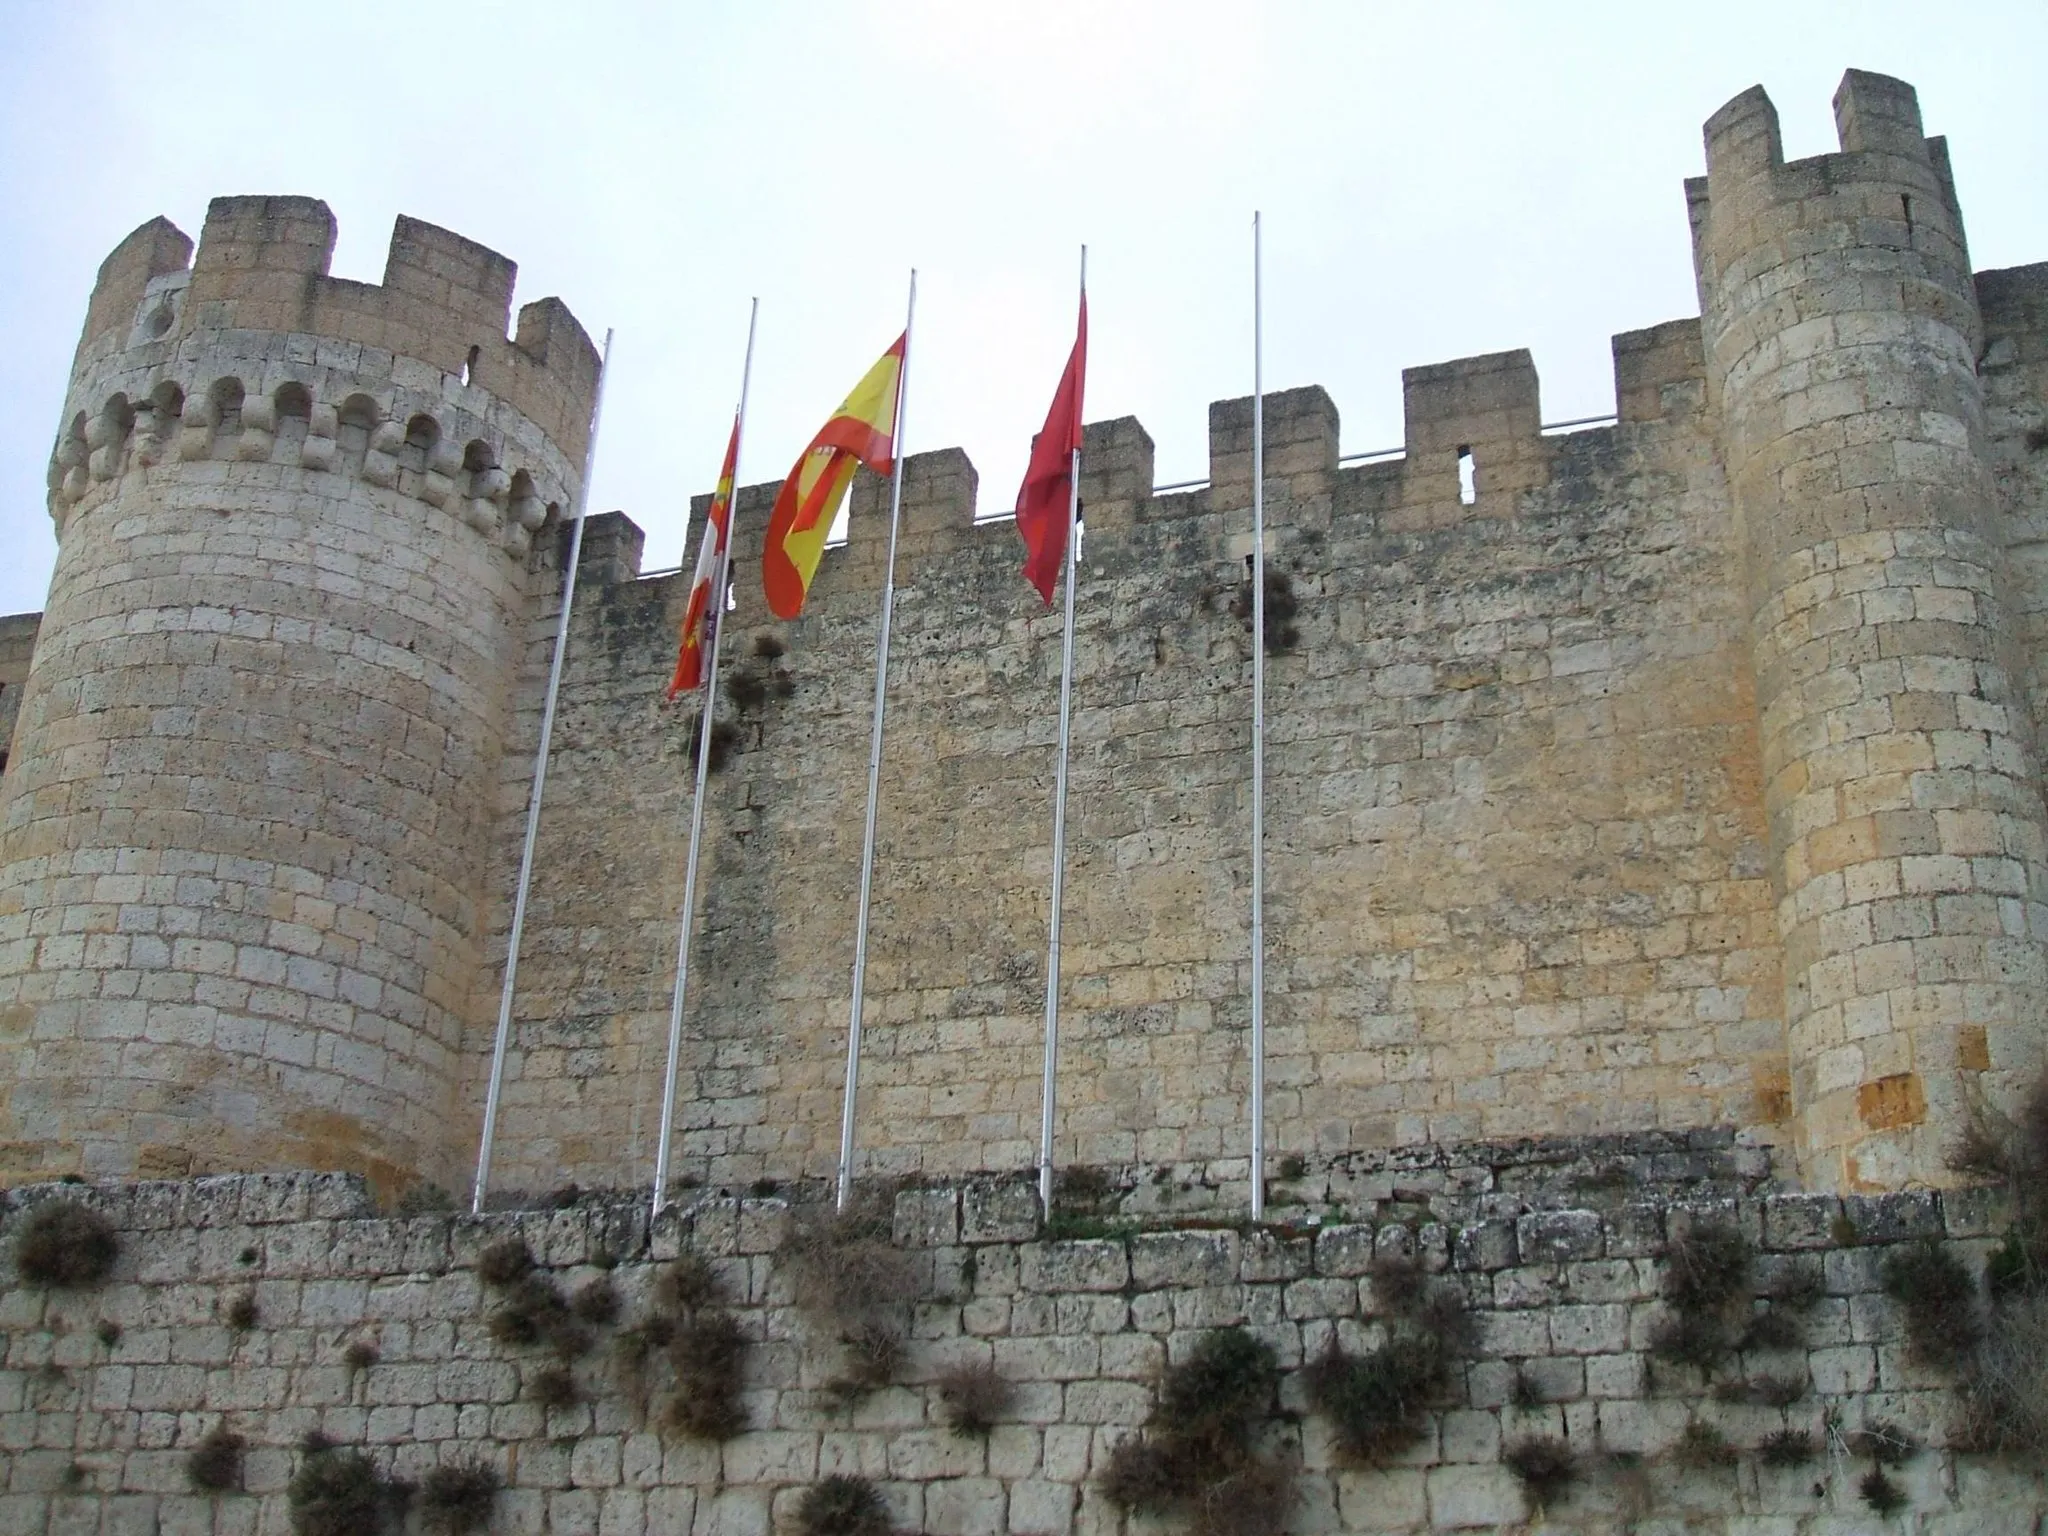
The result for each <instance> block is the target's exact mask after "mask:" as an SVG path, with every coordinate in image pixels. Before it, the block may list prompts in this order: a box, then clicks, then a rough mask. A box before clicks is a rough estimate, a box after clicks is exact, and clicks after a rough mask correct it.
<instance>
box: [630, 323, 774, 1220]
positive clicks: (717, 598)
mask: <svg viewBox="0 0 2048 1536" xmlns="http://www.w3.org/2000/svg"><path fill="white" fill-rule="evenodd" d="M760 316H761V301H760V299H758V298H756V299H755V300H754V305H753V308H752V309H751V310H749V311H748V313H747V360H746V362H745V363H744V364H743V365H742V366H741V368H740V408H739V413H738V415H737V416H736V417H735V418H734V421H733V455H732V490H731V492H730V493H729V494H730V497H731V500H729V501H728V502H727V503H726V508H725V548H724V549H723V550H721V551H719V555H718V574H717V576H716V577H715V578H714V579H713V581H712V583H711V644H710V646H709V647H708V649H707V652H706V655H705V658H704V699H703V702H702V703H701V704H700V705H699V706H698V708H697V792H696V795H695V797H694V798H693V799H692V800H691V801H690V852H689V855H688V857H687V859H686V860H685V862H684V865H683V916H682V922H681V924H680V929H679V932H678V935H677V938H676V989H675V995H674V996H673V997H671V998H670V999H669V1005H668V1067H667V1070H666V1071H665V1072H664V1073H663V1074H662V1079H661V1132H660V1135H661V1139H660V1140H659V1141H658V1142H657V1143H656V1144H655V1148H654V1200H653V1205H652V1209H651V1212H650V1214H651V1215H655V1216H659V1215H660V1214H661V1208H662V1206H663V1205H664V1204H666V1203H667V1200H668V1160H669V1152H670V1144H671V1143H672V1142H673V1141H674V1140H675V1133H676V1065H677V1058H678V1057H680V1056H681V1054H682V1050H683V999H684V997H685V996H686V995H687V993H688V991H689V985H690V937H691V933H692V931H693V929H694V927H695V924H696V920H697V850H698V846H699V843H700V840H701V839H702V837H703V835H704V788H705V786H706V785H707V784H708V783H709V782H710V780H711V717H712V715H713V713H715V712H716V710H717V708H718V648H719V646H720V645H722V644H723V643H724V641H725V615H726V603H727V600H728V599H727V588H728V587H729V585H730V579H731V575H730V573H731V571H732V524H733V512H734V509H735V507H736V505H737V503H738V501H739V494H740V452H741V450H742V449H743V447H744V446H745V443H746V436H747V386H748V385H749V384H751V383H752V382H753V378H754V322H755V321H757V320H758V319H759V318H760Z"/></svg>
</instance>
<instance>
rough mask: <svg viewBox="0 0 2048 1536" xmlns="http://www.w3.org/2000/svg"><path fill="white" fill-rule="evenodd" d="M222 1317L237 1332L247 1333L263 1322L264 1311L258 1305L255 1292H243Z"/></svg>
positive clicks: (231, 1302) (228, 1305)
mask: <svg viewBox="0 0 2048 1536" xmlns="http://www.w3.org/2000/svg"><path fill="white" fill-rule="evenodd" d="M221 1317H222V1321H224V1322H225V1323H226V1324H227V1325H228V1326H229V1327H230V1328H232V1329H234V1330H235V1332H237V1333H247V1332H249V1330H250V1329H252V1328H254V1327H255V1326H256V1325H257V1324H258V1323H259V1322H261V1321H262V1320H263V1309H262V1307H261V1306H259V1305H258V1304H257V1301H256V1293H255V1292H254V1291H242V1292H240V1293H239V1294H238V1295H236V1297H235V1298H234V1300H232V1301H230V1302H229V1303H228V1304H227V1310H226V1311H224V1312H223V1313H222V1314H221Z"/></svg>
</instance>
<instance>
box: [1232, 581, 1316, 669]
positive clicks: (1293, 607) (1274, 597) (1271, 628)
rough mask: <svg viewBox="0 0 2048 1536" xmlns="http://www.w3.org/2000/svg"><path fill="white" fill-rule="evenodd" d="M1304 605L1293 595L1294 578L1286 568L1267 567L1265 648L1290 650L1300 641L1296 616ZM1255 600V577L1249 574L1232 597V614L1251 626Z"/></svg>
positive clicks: (1247, 625) (1245, 625)
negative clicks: (1253, 581) (1253, 601)
mask: <svg viewBox="0 0 2048 1536" xmlns="http://www.w3.org/2000/svg"><path fill="white" fill-rule="evenodd" d="M1300 609H1301V601H1300V599H1299V598H1297V597H1296V596H1295V595H1294V578H1293V577H1291V576H1289V575H1288V574H1287V573H1286V572H1285V571H1282V570H1277V569H1275V568H1274V567H1272V566H1268V567H1267V568H1266V613H1265V619H1266V650H1267V651H1268V652H1273V651H1291V650H1293V649H1294V648H1295V647H1296V646H1297V645H1299V644H1300V643H1301V631H1300V630H1299V629H1297V628H1295V626H1294V616H1295V614H1296V613H1298V612H1299V611H1300ZM1254 611H1255V610H1254V607H1253V603H1252V579H1251V577H1250V576H1249V575H1247V576H1246V577H1245V579H1244V580H1243V581H1241V582H1239V583H1238V587H1237V592H1236V594H1235V595H1234V596H1233V597H1232V598H1231V600H1230V616H1231V617H1232V618H1234V619H1236V620H1238V621H1239V622H1240V623H1242V624H1243V625H1244V627H1245V628H1246V629H1247V630H1248V629H1250V628H1251V627H1252V618H1253V614H1254Z"/></svg>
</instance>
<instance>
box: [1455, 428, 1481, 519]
mask: <svg viewBox="0 0 2048 1536" xmlns="http://www.w3.org/2000/svg"><path fill="white" fill-rule="evenodd" d="M1478 499H1479V482H1478V480H1477V479H1475V478H1474V476H1473V470H1472V449H1471V447H1470V445H1469V444H1466V443H1460V444H1459V445H1458V500H1459V502H1460V503H1461V504H1462V505H1464V506H1468V507H1469V506H1471V505H1472V503H1473V502H1475V501H1477V500H1478Z"/></svg>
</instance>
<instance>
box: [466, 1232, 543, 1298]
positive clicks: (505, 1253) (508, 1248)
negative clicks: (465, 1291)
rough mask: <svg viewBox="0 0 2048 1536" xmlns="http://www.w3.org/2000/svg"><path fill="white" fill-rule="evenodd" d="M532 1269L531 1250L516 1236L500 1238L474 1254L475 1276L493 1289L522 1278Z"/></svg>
mask: <svg viewBox="0 0 2048 1536" xmlns="http://www.w3.org/2000/svg"><path fill="white" fill-rule="evenodd" d="M532 1269H533V1250H532V1249H531V1248H529V1247H527V1246H526V1243H525V1241H524V1240H523V1239H520V1238H517V1237H507V1238H501V1239H500V1240H499V1241H497V1242H495V1243H493V1244H491V1246H490V1247H488V1248H486V1249H485V1250H484V1251H483V1252H482V1253H480V1254H478V1255H477V1256H476V1277H477V1279H479V1280H481V1281H483V1283H484V1284H485V1285H488V1286H490V1287H491V1288H492V1289H493V1290H504V1289H505V1288H506V1287H508V1286H513V1285H517V1284H518V1283H519V1282H520V1281H521V1280H524V1279H525V1278H526V1277H527V1275H528V1274H529V1273H531V1271H532Z"/></svg>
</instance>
